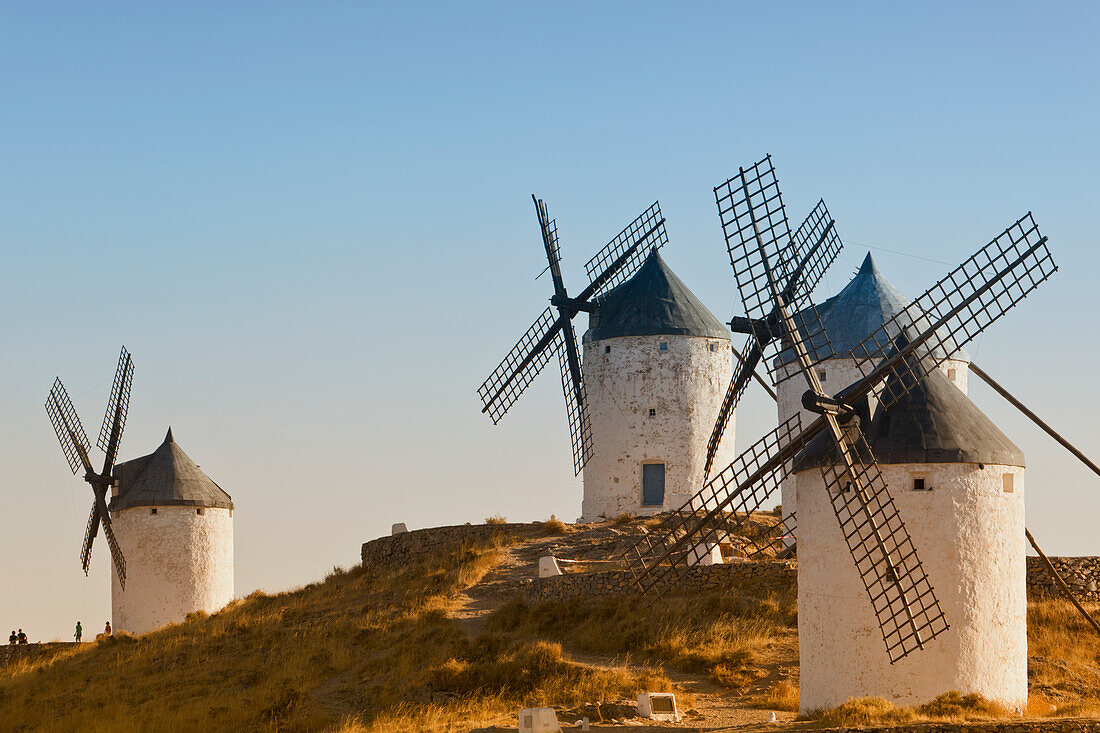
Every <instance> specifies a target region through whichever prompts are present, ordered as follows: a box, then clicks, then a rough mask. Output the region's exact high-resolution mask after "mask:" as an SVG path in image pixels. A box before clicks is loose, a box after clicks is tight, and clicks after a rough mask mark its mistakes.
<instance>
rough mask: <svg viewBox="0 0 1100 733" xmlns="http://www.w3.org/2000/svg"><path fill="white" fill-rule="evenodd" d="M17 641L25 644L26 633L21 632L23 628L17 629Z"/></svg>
mask: <svg viewBox="0 0 1100 733" xmlns="http://www.w3.org/2000/svg"><path fill="white" fill-rule="evenodd" d="M19 643H20V644H26V643H27V635H26V634H24V633H23V629H19Z"/></svg>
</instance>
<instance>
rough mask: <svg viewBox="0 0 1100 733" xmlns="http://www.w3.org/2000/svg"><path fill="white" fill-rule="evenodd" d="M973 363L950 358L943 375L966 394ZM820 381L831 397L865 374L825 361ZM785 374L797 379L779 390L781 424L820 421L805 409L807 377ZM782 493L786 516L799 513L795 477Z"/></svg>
mask: <svg viewBox="0 0 1100 733" xmlns="http://www.w3.org/2000/svg"><path fill="white" fill-rule="evenodd" d="M969 365H970V363H969V362H967V361H963V360H959V359H948V360H946V361H944V362H943V363H942V364H940V366H939V369H940V371H941V372H943V374H944V376H946V377H948V378H949V379H950V380H951V382H952V383H953V384H954V385H955V386H956V387H958V388H959V389H961V390H962V391H963V394H966V393H967V391H966V390H967V386H968V374H969V370H968V367H969ZM817 372H818V378H819V379H820V378H821V376H822V372H824V377H825V378H824V380H823V381H822V382H821V386H822V387H823V388H824V389H825V391H826V392H827V393H829V394H836V393H838V392H840V391H841V390H842V389H844V388H845V387H847V386H849V385H852V384H855V383H856V382H857V381H859V380H860V379H862V378H863V373H862V372H860V370H859V368H858V367H857V366H856V360H855V359H826V360H825V361H823V362H822V363H821V364H818V365H817ZM783 374H785V375H791V374H793V375H794V376H792V377H790V378H789V379H784V380H783V381H781V382H780V383H779V388H778V389H776V395H777V396H778V398H779V399H778V400H777V403H776V408H777V410H778V413H779V422H780V423H782V422H785V421H786V420H789V419H790V418H791V416H792V415H794V414H795V413H796V412H798V413H800V414H801V415H802V426H803V427H805V426H807V425H809V424H810V423H812V422H813V421H814V420H816V419H817V415H815V414H814V413H812V412H810V411H809V410H807V409H805V408H804V407H802V395H803V393H805V392H806V390H807V389H809V386H808V385H807V384H806V378H805V377H804V376H802V373H801V371H799V370H797V369H796V368H795V366H794V365H791V364H788V365H786V366H785V367H784V371H783ZM780 493H781V495H782V505H783V516H787V515H789V514H791V513H793V512H794V511H796V510H797V508H798V507H797V497H796V496H795V488H794V477H793V476H788V477H787V479H786V480H785V481H784V482H783V484H782V487H781V490H780ZM797 524H798V522H797V521H796V522H795V525H796V527H795V532H794V537H792V538H791V539H790V541H791V542H794V541H795V538H796V537H797V536H798V528H797Z"/></svg>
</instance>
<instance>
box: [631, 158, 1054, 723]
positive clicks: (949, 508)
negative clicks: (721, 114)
mask: <svg viewBox="0 0 1100 733" xmlns="http://www.w3.org/2000/svg"><path fill="white" fill-rule="evenodd" d="M716 193H717V194H718V202H719V210H720V213H721V215H722V221H723V225H724V226H725V227H726V234H727V244H728V246H729V249H730V257H731V262H732V263H733V264H734V271H735V275H736V277H737V281H738V286H739V288H740V289H741V292H742V298H743V300H744V301H745V304H746V310H747V311H748V318H747V319H744V320H746V321H747V322H748V323H749V324H750V325H751V326H752V333H753V334H754V337H755V339H756V344H757V346H756V347H754V349H756V348H758V349H759V350H760V351H761V352H765V353H762V354H761V355H760V356H758V357H757V362H759V361H763V362H764V363H765V364H767V365H768V366H769V367H770V368H771V371H772V376H773V379H774V380H776V381H779V379H780V378H781V376H782V375H780V374H778V372H779V370H780V369H782V368H783V362H782V361H780V360H776V359H775V358H774V357H775V356H778V352H779V351H780V350H781V349H782V348H784V347H786V348H790V349H792V350H793V351H794V354H795V356H796V358H797V361H798V365H799V370H798V372H797V378H801V379H802V380H804V383H805V384H807V385H808V386H809V389H808V390H807V391H805V392H804V393H803V396H802V398H801V401H802V404H803V405H804V406H806V407H807V409H808V410H809V413H810V415H811V417H812V420H811V421H810V422H809V424H806V422H805V421H804V420H803V417H802V412H801V411H796V412H795V413H794V414H793V415H791V417H790V418H789V419H787V420H786V421H785V422H784V423H782V424H781V425H779V427H777V428H776V429H775V430H773V431H772V432H771V433H769V434H767V435H765V436H764V437H763V438H762V439H760V440H759V441H758V442H757V443H755V444H754V445H752V446H751V447H750V448H749V449H748V450H747V451H745V452H744V453H743V454H742V455H741V456H740V457H739V458H738V459H737V460H735V461H734V462H733V463H731V464H730V465H729V466H727V467H725V468H723V469H722V470H720V471H718V472H717V473H716V474H715V475H714V477H713V478H712V479H711V480H710V481H708V483H707V484H706V485H705V486H704V487H703V488H702V489H701V490H700V491H699V493H698V494H696V496H694V497H693V498H692V500H691V501H690V502H689V503H687V504H685V506H684V507H682V508H681V510H680V511H679V512H677V513H675V514H672V515H670V516H668V517H667V518H666V519H665V520H664V521H662V523H661V524H660V525H659V526H657V527H655V528H653V529H651V531H650V532H649V533H648V534H646V535H644V536H642V537H640V538H639V539H638V540H637V542H636V543H635V545H634V547H632V548H630V550H628V552H627V553H626V558H625V559H626V560H627V562H628V563H629V564H630V567H631V569H632V570H633V572H634V575H635V578H636V581H637V583H638V585H639V587H640V588H641V589H642V590H643V591H648V590H651V589H652V590H658V591H659V590H668V589H671V588H674V587H675V586H676V582H677V580H678V579H679V578H680V577H682V576H683V575H684V573H686V572H688V570H689V569H690V568H691V566H692V559H693V548H695V547H697V546H698V545H699V544H701V543H707V542H709V541H711V540H712V539H713V538H714V537H716V536H720V535H722V534H729V533H735V534H742V533H744V531H745V530H746V528H748V527H749V523H748V517H749V516H750V514H751V513H752V512H753V511H756V510H757V509H759V507H760V506H761V505H762V504H763V502H764V501H766V500H767V499H768V497H769V496H771V495H772V494H773V493H774V492H775V491H776V490H777V489H778V488H779V485H780V484H781V482H782V481H783V480H784V478H785V477H787V475H788V474H789V472H790V471H791V468H792V464H793V465H794V466H795V467H796V470H797V471H798V477H797V479H798V483H797V484H796V486H797V491H798V494H799V499H800V510H799V512H798V523H799V527H800V532H799V537H800V542H799V556H800V558H799V604H800V605H799V629H800V643H802V644H804V645H805V646H804V648H803V650H802V653H803V654H804V655H807V656H804V657H803V663H802V668H801V680H802V685H803V690H805V692H804V694H803V696H802V698H801V705H802V706H803V707H804V708H808V707H814V706H821V705H830V704H835V703H837V702H842V701H843V700H844V699H846V698H847V697H848V696H850V695H869V696H881V697H886V698H892V699H895V700H898V701H902V702H907V703H912V702H924V701H926V700H927V699H929V698H930V697H933V696H935V695H936V694H939V693H941V692H946V691H948V690H950V689H959V690H960V691H962V692H979V693H981V694H984V695H987V696H989V697H993V698H995V699H999V700H1001V701H1003V702H1005V703H1006V704H1009V705H1013V706H1018V705H1019V704H1020V703H1021V700H1022V699H1023V698H1024V697H1026V653H1025V652H1026V628H1025V627H1024V625H1023V610H1022V609H1023V599H1024V593H1025V579H1024V558H1023V536H1022V535H1023V514H1022V501H1021V496H1020V494H1021V492H1022V488H1023V487H1022V479H1023V469H1022V466H1023V457H1022V455H1020V452H1019V450H1018V449H1017V448H1016V447H1015V446H1014V445H1012V443H1011V442H1010V441H1009V440H1008V439H1007V438H1005V437H1004V436H1003V434H1001V433H1000V431H999V430H997V429H996V427H995V426H993V425H992V423H990V422H989V420H988V419H987V418H985V416H984V415H982V414H981V412H980V411H978V410H977V408H976V407H974V406H973V405H972V404H971V403H970V402H969V400H968V398H967V397H966V396H965V395H964V394H963V393H962V391H961V390H959V389H957V388H956V387H955V386H953V385H952V384H951V383H950V382H949V381H948V379H947V376H946V375H945V374H943V372H942V371H941V370H940V367H941V366H942V365H943V364H944V363H945V362H946V361H947V360H948V357H949V356H950V355H953V354H957V353H958V352H959V351H960V350H961V349H962V348H963V347H964V346H965V345H966V344H967V343H968V342H969V341H970V340H971V339H973V338H974V337H975V336H977V335H978V334H979V333H981V332H982V331H983V330H984V329H985V328H986V327H988V326H989V325H990V324H991V323H992V322H994V321H995V320H997V319H999V318H1000V317H1001V316H1002V315H1003V314H1004V313H1005V312H1006V311H1007V310H1008V309H1010V308H1011V307H1013V306H1014V305H1015V304H1016V303H1018V302H1019V301H1020V300H1022V299H1023V298H1024V297H1026V296H1027V295H1028V294H1029V293H1031V292H1032V291H1033V290H1034V289H1035V288H1037V287H1038V286H1039V285H1040V284H1041V283H1043V282H1044V281H1045V280H1046V279H1047V278H1048V277H1050V275H1051V274H1053V272H1054V271H1055V270H1056V269H1057V268H1056V266H1055V265H1054V262H1053V260H1052V258H1051V256H1050V252H1049V250H1048V249H1047V246H1046V237H1043V236H1042V235H1041V234H1040V233H1039V231H1038V228H1037V227H1036V225H1035V223H1034V221H1033V219H1032V217H1031V215H1030V214H1028V215H1026V216H1024V217H1023V218H1021V219H1020V220H1019V221H1017V222H1015V223H1014V224H1013V225H1012V226H1010V227H1009V228H1008V229H1006V230H1005V231H1004V232H1003V233H1002V234H1001V235H999V236H998V237H997V238H996V239H994V240H993V241H992V242H990V243H989V244H988V245H986V246H985V247H983V248H981V249H980V250H978V251H977V252H976V253H975V254H974V255H973V256H972V257H971V258H970V259H968V260H967V261H966V262H964V263H963V264H962V265H960V266H959V267H958V268H956V269H955V270H953V271H952V272H950V273H948V274H947V275H946V276H945V277H944V278H943V279H942V280H940V281H939V282H938V283H936V284H935V285H934V286H933V287H932V288H930V289H929V290H928V291H927V292H925V293H924V295H922V296H921V297H919V298H918V299H916V300H915V301H913V302H912V303H910V304H909V305H908V306H906V307H905V309H904V310H903V311H902V312H900V313H898V314H896V316H894V318H892V319H891V320H890V321H888V322H887V323H885V324H883V325H882V326H881V327H879V328H878V329H876V330H875V331H873V332H872V333H871V334H870V335H868V337H867V338H865V339H864V340H863V341H862V342H861V343H860V344H858V345H857V347H856V348H855V349H853V350H852V353H853V354H854V358H855V362H856V366H857V369H858V371H859V375H860V376H859V378H858V379H857V380H856V381H854V382H853V383H851V384H848V385H838V384H833V385H832V387H830V391H828V392H827V391H826V390H825V386H824V384H823V383H822V381H821V380H820V378H819V371H818V370H819V368H820V365H821V364H822V363H823V360H824V359H827V358H828V357H829V356H831V355H832V354H831V352H830V351H829V350H828V349H827V348H825V347H826V346H827V342H824V339H821V338H819V336H822V335H824V331H823V329H822V326H821V319H820V317H819V315H818V313H817V310H816V309H815V308H814V307H813V303H812V301H811V300H810V297H809V293H808V292H805V291H801V292H800V291H799V290H798V289H797V288H791V287H789V283H791V282H792V278H793V276H796V275H797V274H798V273H799V272H801V271H804V270H805V269H810V268H813V267H814V266H815V263H816V264H817V265H820V262H821V260H820V259H818V257H819V255H815V254H813V246H814V245H813V244H812V242H813V241H814V240H815V239H816V240H817V241H819V242H825V241H827V238H826V235H827V231H828V229H831V222H830V223H829V224H828V225H826V227H825V228H824V229H822V235H821V236H818V237H810V238H809V239H803V240H801V241H800V240H799V239H798V238H795V239H794V240H792V237H791V235H790V233H789V230H788V229H787V224H786V215H785V213H784V211H783V203H782V197H781V196H780V194H779V188H778V182H777V180H776V179H775V174H774V170H773V169H772V167H771V163H770V159H765V160H764V161H761V162H760V163H757V164H756V165H755V166H752V167H751V168H749V169H742V170H741V172H740V175H739V177H738V178H735V179H731V180H730V181H728V182H727V183H726V184H724V186H722V187H719V189H716ZM807 241H808V242H810V243H811V244H810V248H809V250H808V251H807V254H806V256H801V255H798V254H796V255H792V254H791V251H792V250H793V251H794V252H795V253H798V252H800V249H799V248H800V247H802V246H803V245H804V244H805V243H806V242H807ZM739 263H740V264H741V265H742V266H740V267H739ZM796 317H797V318H796ZM823 342H824V343H823ZM761 345H762V346H761ZM766 350H767V351H770V354H767V353H766ZM765 354H766V355H767V356H768V358H764V355H765ZM752 366H755V364H753V365H752ZM752 366H750V367H749V368H750V369H751V368H752ZM793 378H794V377H792V379H793ZM735 379H736V378H735ZM833 390H836V391H833ZM879 450H881V451H882V452H883V454H884V456H885V457H884V459H883V460H880V459H879V457H878V451H879ZM811 469H812V470H811ZM804 486H805V491H804V490H803V487H804ZM929 488H931V492H929V491H928V489H929ZM805 513H808V514H809V516H808V517H806V518H803V517H802V515H803V514H805ZM830 514H831V515H832V518H831V519H830V518H829V515H830ZM903 515H904V517H905V520H904V521H903V519H902V517H903ZM811 534H812V535H813V539H810V538H809V535H811ZM806 543H809V546H808V547H807V546H806ZM990 554H992V555H994V557H990V556H989V555H990ZM806 593H814V594H815V596H814V597H813V598H810V597H808V596H806V597H804V596H805V594H806ZM991 615H992V616H993V618H990V616H991ZM848 620H852V623H851V624H848V623H847V621H848ZM876 627H877V629H878V630H877V632H876ZM1005 638H1007V641H1005V640H1004V639H1005ZM868 639H870V640H871V641H873V642H874V643H873V644H871V643H868ZM940 646H944V647H946V649H938V647H940ZM934 650H935V652H934V653H933V651H934ZM810 655H816V656H810ZM926 659H927V660H928V663H927V664H926V663H925V660H926ZM833 680H839V681H838V682H837V683H836V684H833ZM1021 680H1023V695H1021Z"/></svg>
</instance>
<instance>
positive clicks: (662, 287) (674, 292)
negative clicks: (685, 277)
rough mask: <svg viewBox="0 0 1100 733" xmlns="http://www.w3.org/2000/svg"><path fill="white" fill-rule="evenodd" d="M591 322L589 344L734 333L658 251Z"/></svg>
mask: <svg viewBox="0 0 1100 733" xmlns="http://www.w3.org/2000/svg"><path fill="white" fill-rule="evenodd" d="M599 306H600V307H599V308H598V309H597V310H596V311H595V312H594V313H592V314H591V315H590V316H589V318H588V331H586V332H585V334H584V342H585V343H588V342H590V341H601V340H603V339H610V338H617V337H620V336H657V335H670V336H673V335H682V336H706V337H709V338H724V339H729V338H730V332H729V329H727V328H726V327H725V326H724V325H723V324H722V322H721V321H719V320H718V319H717V318H715V316H714V314H713V313H711V312H710V311H709V310H707V307H706V306H705V305H703V304H702V303H701V302H700V301H699V299H698V298H697V297H695V294H694V293H692V292H691V291H690V290H688V287H687V285H684V283H683V281H682V280H680V278H678V277H676V273H674V272H673V271H672V270H671V269H669V266H668V265H667V264H665V261H664V259H662V257H661V255H660V253H659V252H658V251H657V250H654V251H653V252H651V253H650V254H649V256H648V257H646V260H645V262H644V263H642V266H641V267H640V268H638V271H637V272H636V273H634V277H632V278H630V279H629V280H627V281H626V282H623V283H621V284H619V285H618V286H616V287H615V288H613V289H611V290H609V291H608V292H607V293H606V294H604V295H603V296H601V297H600V299H599Z"/></svg>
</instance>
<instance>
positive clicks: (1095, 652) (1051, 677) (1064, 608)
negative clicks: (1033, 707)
mask: <svg viewBox="0 0 1100 733" xmlns="http://www.w3.org/2000/svg"><path fill="white" fill-rule="evenodd" d="M1084 605H1085V607H1086V608H1087V609H1088V610H1089V612H1090V613H1091V614H1092V615H1093V617H1094V618H1097V617H1100V604H1096V603H1092V604H1084ZM1027 643H1028V656H1029V663H1028V684H1029V686H1030V689H1031V693H1032V695H1033V697H1037V698H1040V699H1041V700H1042V702H1043V703H1048V704H1049V706H1053V707H1054V710H1049V709H1048V710H1047V711H1045V712H1043V713H1041V714H1048V715H1060V716H1061V715H1073V716H1098V715H1100V637H1098V636H1097V635H1096V632H1095V631H1094V630H1093V628H1092V627H1091V626H1090V625H1089V624H1088V622H1087V621H1085V619H1083V618H1082V617H1081V615H1080V614H1079V613H1078V612H1077V609H1075V608H1074V607H1073V606H1072V605H1070V603H1069V602H1068V601H1063V600H1061V599H1053V598H1051V599H1043V600H1033V601H1030V602H1028V604H1027ZM1041 705H1042V703H1040V706H1041ZM1049 706H1048V707H1049Z"/></svg>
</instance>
